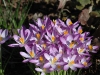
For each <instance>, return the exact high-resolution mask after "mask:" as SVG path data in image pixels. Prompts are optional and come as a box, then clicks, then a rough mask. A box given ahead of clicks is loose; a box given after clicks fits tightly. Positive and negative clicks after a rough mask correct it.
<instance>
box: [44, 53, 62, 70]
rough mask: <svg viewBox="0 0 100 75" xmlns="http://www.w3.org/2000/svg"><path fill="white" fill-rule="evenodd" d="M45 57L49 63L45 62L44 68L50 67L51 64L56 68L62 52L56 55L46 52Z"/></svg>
mask: <svg viewBox="0 0 100 75" xmlns="http://www.w3.org/2000/svg"><path fill="white" fill-rule="evenodd" d="M44 56H45V58H46V59H47V60H48V62H47V63H45V64H44V66H43V67H44V68H49V67H50V66H51V67H52V68H53V69H55V68H56V66H57V63H59V62H57V61H58V60H59V58H60V57H61V54H57V55H55V56H52V55H49V54H47V53H45V54H44Z"/></svg>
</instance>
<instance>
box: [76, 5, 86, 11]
mask: <svg viewBox="0 0 100 75" xmlns="http://www.w3.org/2000/svg"><path fill="white" fill-rule="evenodd" d="M76 8H77V9H78V10H82V9H83V8H84V7H83V6H82V5H81V6H78V5H76Z"/></svg>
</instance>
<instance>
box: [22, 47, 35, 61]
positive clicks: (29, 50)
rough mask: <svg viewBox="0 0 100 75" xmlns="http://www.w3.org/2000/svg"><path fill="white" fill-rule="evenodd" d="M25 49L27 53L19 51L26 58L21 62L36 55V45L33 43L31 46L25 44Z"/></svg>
mask: <svg viewBox="0 0 100 75" xmlns="http://www.w3.org/2000/svg"><path fill="white" fill-rule="evenodd" d="M25 49H26V51H27V53H25V52H22V51H21V52H20V54H21V56H23V57H24V58H26V59H25V60H24V61H23V62H28V61H29V60H31V59H34V58H35V57H36V56H37V55H36V46H35V45H34V46H32V48H31V47H29V46H28V45H25ZM34 62H36V61H35V60H34Z"/></svg>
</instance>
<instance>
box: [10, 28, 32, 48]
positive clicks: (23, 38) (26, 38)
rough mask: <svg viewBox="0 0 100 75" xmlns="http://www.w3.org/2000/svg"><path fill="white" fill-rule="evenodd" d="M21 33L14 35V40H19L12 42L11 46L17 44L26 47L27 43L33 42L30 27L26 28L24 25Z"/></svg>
mask: <svg viewBox="0 0 100 75" xmlns="http://www.w3.org/2000/svg"><path fill="white" fill-rule="evenodd" d="M19 35H20V36H18V35H14V36H13V38H14V40H15V41H16V42H17V43H15V44H10V45H9V46H11V47H16V46H20V47H24V46H25V45H26V44H30V43H32V42H31V41H30V38H31V36H32V35H31V32H30V30H29V29H24V28H23V27H22V29H20V30H19Z"/></svg>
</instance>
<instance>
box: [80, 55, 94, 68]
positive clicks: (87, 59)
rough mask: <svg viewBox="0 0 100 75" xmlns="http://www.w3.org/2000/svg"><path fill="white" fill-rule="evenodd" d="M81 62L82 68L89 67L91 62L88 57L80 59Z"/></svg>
mask: <svg viewBox="0 0 100 75" xmlns="http://www.w3.org/2000/svg"><path fill="white" fill-rule="evenodd" d="M81 63H82V64H83V65H84V68H87V67H89V66H90V65H91V64H92V63H91V62H90V57H88V58H85V57H83V58H82V59H81Z"/></svg>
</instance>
